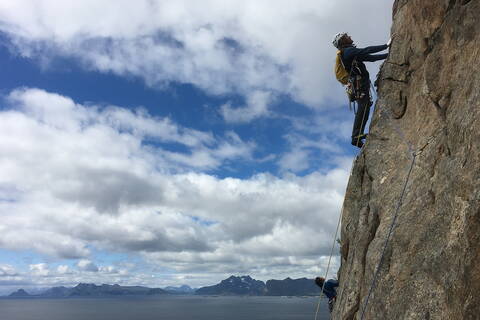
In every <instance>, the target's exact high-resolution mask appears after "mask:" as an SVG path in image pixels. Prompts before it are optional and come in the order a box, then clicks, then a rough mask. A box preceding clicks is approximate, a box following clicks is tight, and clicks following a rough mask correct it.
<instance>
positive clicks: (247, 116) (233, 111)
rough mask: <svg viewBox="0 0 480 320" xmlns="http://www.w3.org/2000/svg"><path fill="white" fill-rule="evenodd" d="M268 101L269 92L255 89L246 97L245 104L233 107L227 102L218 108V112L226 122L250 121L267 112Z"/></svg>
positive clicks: (269, 98) (269, 99)
mask: <svg viewBox="0 0 480 320" xmlns="http://www.w3.org/2000/svg"><path fill="white" fill-rule="evenodd" d="M270 101H271V93H269V92H262V91H255V92H253V93H252V94H251V95H249V96H248V97H247V105H246V106H243V107H236V108H233V107H232V105H231V103H227V104H224V105H223V106H222V107H221V108H220V112H221V114H222V116H223V118H224V119H225V120H226V121H227V122H233V123H241V122H250V121H251V120H253V119H256V118H259V117H262V116H265V115H267V114H268V113H269V110H268V105H269V103H270Z"/></svg>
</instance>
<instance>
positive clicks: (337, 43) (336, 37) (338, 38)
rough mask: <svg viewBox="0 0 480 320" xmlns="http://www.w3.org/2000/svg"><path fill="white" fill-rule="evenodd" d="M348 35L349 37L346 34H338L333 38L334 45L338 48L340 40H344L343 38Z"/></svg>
mask: <svg viewBox="0 0 480 320" xmlns="http://www.w3.org/2000/svg"><path fill="white" fill-rule="evenodd" d="M346 35H347V33H346V32H340V33H337V34H336V35H335V37H333V41H332V43H333V45H334V46H335V48H338V45H339V41H340V39H342V38H343V36H346Z"/></svg>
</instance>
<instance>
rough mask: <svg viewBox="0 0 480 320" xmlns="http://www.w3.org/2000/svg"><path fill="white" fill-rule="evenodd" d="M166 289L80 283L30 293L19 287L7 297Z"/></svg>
mask: <svg viewBox="0 0 480 320" xmlns="http://www.w3.org/2000/svg"><path fill="white" fill-rule="evenodd" d="M167 293H168V292H167V291H166V290H163V289H160V288H148V287H141V286H120V285H118V284H114V285H109V284H102V285H100V286H97V285H95V284H93V283H80V284H78V285H77V286H75V287H73V288H67V287H53V288H50V289H48V290H46V291H44V292H42V293H40V294H36V295H31V294H29V293H28V292H26V291H25V290H23V289H19V290H17V291H15V292H13V293H11V294H10V295H9V297H14V298H22V297H44V298H69V297H104V296H125V295H148V296H151V295H159V294H167Z"/></svg>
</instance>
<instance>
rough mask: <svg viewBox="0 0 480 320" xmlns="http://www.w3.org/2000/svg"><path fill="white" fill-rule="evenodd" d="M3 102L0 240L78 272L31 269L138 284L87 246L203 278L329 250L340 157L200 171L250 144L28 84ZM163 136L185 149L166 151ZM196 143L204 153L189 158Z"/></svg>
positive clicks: (288, 264) (343, 167) (311, 265)
mask: <svg viewBox="0 0 480 320" xmlns="http://www.w3.org/2000/svg"><path fill="white" fill-rule="evenodd" d="M7 100H8V102H9V105H8V106H6V107H4V108H2V111H0V122H1V123H2V126H1V127H0V149H1V150H2V153H1V155H0V160H1V161H0V191H1V192H3V193H4V194H5V195H8V197H1V198H0V212H1V215H2V219H1V220H0V246H1V247H2V248H4V249H10V250H20V249H29V250H35V251H37V252H40V253H42V254H45V255H47V256H51V257H59V258H65V259H80V261H79V262H78V263H77V264H76V268H77V269H78V270H73V269H72V268H70V267H68V266H67V265H65V264H63V265H60V266H58V267H56V268H49V266H48V265H46V264H44V263H41V264H32V265H31V266H30V272H31V274H32V275H34V276H36V277H40V278H41V277H48V278H49V279H52V278H58V277H65V275H67V274H70V273H72V272H74V273H75V272H80V273H81V275H80V274H79V275H78V277H71V279H80V278H81V277H84V281H85V279H103V278H98V277H97V278H95V277H94V276H93V275H91V276H88V275H85V274H86V273H88V272H90V273H96V274H97V273H98V274H102V275H103V276H105V277H107V276H108V275H111V276H112V278H105V279H109V280H110V281H114V280H116V279H117V278H115V277H120V278H118V279H120V280H122V279H123V280H122V281H124V280H125V277H130V278H129V281H132V282H134V281H147V280H146V278H145V279H143V278H142V279H140V278H135V277H136V276H135V275H134V274H133V273H132V274H129V273H128V272H127V271H125V269H122V268H117V267H112V268H110V267H109V266H104V265H102V264H99V263H97V262H96V261H94V260H93V259H92V258H91V251H90V250H91V248H96V249H99V250H107V251H115V252H126V253H129V252H130V253H140V254H141V255H142V256H143V257H144V259H146V260H147V261H150V262H151V263H152V265H156V266H168V268H170V269H171V270H174V271H175V272H178V273H179V274H180V275H182V274H183V275H186V274H197V275H198V277H199V278H198V279H204V281H205V278H202V276H201V275H200V274H201V273H203V274H204V275H205V273H209V274H217V275H221V276H223V275H224V274H225V273H230V272H241V271H245V273H247V272H248V273H252V274H254V273H257V274H265V270H271V272H272V274H271V276H273V275H275V274H278V275H284V274H286V273H288V272H292V273H291V274H290V276H293V275H295V274H299V273H301V272H302V271H299V270H316V269H315V268H317V266H320V265H321V264H320V262H321V261H322V260H321V259H322V256H325V255H328V254H329V246H330V241H331V237H332V236H333V231H334V228H335V226H336V222H337V217H338V214H339V209H340V205H341V201H342V198H343V192H344V189H345V184H346V181H347V175H348V170H349V165H350V164H349V162H348V161H345V160H343V161H338V165H337V166H335V167H334V168H333V169H331V170H330V171H325V172H312V173H310V174H308V175H306V176H296V175H294V174H285V175H284V176H279V177H277V176H273V175H271V174H268V173H262V174H257V175H254V176H252V177H250V178H245V179H239V178H219V177H217V176H215V175H213V174H209V173H208V169H209V168H212V167H213V168H215V167H217V166H222V165H223V164H224V163H226V162H228V161H229V160H230V159H247V160H248V159H249V157H251V153H252V148H254V146H253V145H252V144H251V143H249V142H245V141H243V140H242V139H241V138H240V137H239V136H238V135H237V134H236V133H235V132H227V133H226V134H225V135H224V136H217V135H212V134H210V133H206V132H199V131H195V130H192V129H189V128H185V127H182V126H180V125H178V124H176V123H174V122H173V121H171V120H166V119H157V118H155V117H152V116H150V115H148V114H147V113H145V112H144V111H129V110H126V109H123V108H121V107H119V106H116V107H112V106H97V105H89V106H85V105H81V104H78V103H76V102H74V101H73V100H72V99H70V98H68V97H64V96H60V95H58V94H54V93H49V92H46V91H42V90H38V89H26V88H24V89H19V90H16V91H13V92H12V93H11V94H10V95H9V96H8V99H7ZM127 118H128V121H127V120H125V119H127ZM145 123H147V124H149V125H144V124H145ZM157 126H158V128H157ZM153 138H154V139H156V141H157V142H156V143H153V144H152V143H147V142H146V140H148V141H151V139H153ZM164 141H168V142H174V143H177V144H180V145H182V146H184V149H186V150H183V149H182V150H183V151H172V150H170V149H169V150H166V149H165V148H164V147H163V144H162V142H164ZM199 152H201V153H203V154H204V156H203V157H204V159H211V160H210V161H207V162H203V163H201V164H198V163H196V160H193V159H195V158H197V157H198V155H197V154H198V153H199ZM180 157H183V158H184V159H186V160H185V161H184V162H180V161H179V158H180ZM187 159H190V160H188V161H187ZM179 163H181V164H179ZM199 168H202V169H203V170H199ZM7 198H8V199H7ZM295 268H301V269H297V271H296V272H295ZM7 269H8V268H6V267H5V268H3V269H2V270H7ZM234 269H237V270H236V271H235V270H234ZM122 270H124V271H122ZM92 271H95V272H92ZM3 272H6V271H3ZM62 275H63V276H62ZM68 277H70V275H69V276H68ZM122 277H123V278H122ZM118 279H117V280H118ZM198 279H197V280H198ZM209 279H210V280H211V279H212V278H209ZM51 281H53V280H51ZM55 281H56V280H55ZM59 281H60V280H59ZM62 281H64V280H62ZM72 281H73V280H72ZM142 283H143V282H142ZM203 284H208V282H207V283H203Z"/></svg>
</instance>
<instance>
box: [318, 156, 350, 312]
mask: <svg viewBox="0 0 480 320" xmlns="http://www.w3.org/2000/svg"><path fill="white" fill-rule="evenodd" d="M357 159H358V156H357V157H356V158H355V160H354V161H353V163H352V167H351V168H350V174H349V175H348V177H349V178H350V177H351V176H352V172H353V167H354V166H355V162H357ZM344 206H345V201H343V204H342V209H341V210H340V215H339V216H338V222H337V229H336V230H335V236H334V237H333V243H332V249H331V250H330V257H329V258H328V264H327V270H326V271H325V278H324V279H325V281H323V285H322V290H321V291H320V295H319V296H318V303H317V310H316V311H315V320H317V316H318V310H319V309H320V302H321V299H322V294H323V290H324V289H325V283H326V282H327V276H328V271H329V269H330V262H331V260H332V256H333V249H334V248H335V242H336V241H337V235H338V229H339V228H340V222H341V221H342V216H343V208H344Z"/></svg>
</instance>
